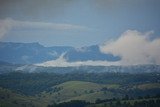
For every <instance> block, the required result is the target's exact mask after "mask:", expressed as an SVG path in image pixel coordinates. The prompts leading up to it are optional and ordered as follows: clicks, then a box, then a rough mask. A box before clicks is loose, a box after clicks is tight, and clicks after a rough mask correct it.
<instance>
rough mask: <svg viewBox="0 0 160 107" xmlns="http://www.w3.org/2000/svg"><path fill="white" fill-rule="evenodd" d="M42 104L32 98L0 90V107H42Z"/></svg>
mask: <svg viewBox="0 0 160 107" xmlns="http://www.w3.org/2000/svg"><path fill="white" fill-rule="evenodd" d="M42 104H43V103H42ZM42 104H41V103H40V101H39V100H37V99H35V98H34V97H31V96H25V95H21V94H16V93H14V92H12V91H10V90H8V89H4V88H0V107H42Z"/></svg>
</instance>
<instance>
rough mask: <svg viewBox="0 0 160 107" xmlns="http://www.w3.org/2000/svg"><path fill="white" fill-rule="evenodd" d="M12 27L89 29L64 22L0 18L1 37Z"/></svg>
mask: <svg viewBox="0 0 160 107" xmlns="http://www.w3.org/2000/svg"><path fill="white" fill-rule="evenodd" d="M11 29H16V30H21V29H27V30H34V29H38V30H89V28H88V27H85V26H79V25H73V24H64V23H47V22H32V21H19V20H13V19H11V18H6V19H3V20H2V19H0V39H1V38H2V37H3V36H5V34H6V33H7V32H9V30H11Z"/></svg>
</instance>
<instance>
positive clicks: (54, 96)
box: [40, 81, 120, 103]
mask: <svg viewBox="0 0 160 107" xmlns="http://www.w3.org/2000/svg"><path fill="white" fill-rule="evenodd" d="M118 87H119V85H118V84H112V85H109V84H108V85H104V84H96V83H92V82H83V81H69V82H65V83H62V84H60V85H57V86H54V87H52V88H53V90H52V91H50V92H43V93H42V94H41V95H40V96H41V97H40V98H41V99H42V100H45V101H48V103H53V102H56V103H60V102H65V101H70V100H85V101H88V102H95V100H96V99H98V98H101V99H106V98H113V97H115V95H114V93H112V92H103V91H102V89H103V88H109V89H111V88H114V89H116V88H118ZM55 90H56V91H55ZM119 96H120V95H119Z"/></svg>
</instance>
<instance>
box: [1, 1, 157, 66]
mask: <svg viewBox="0 0 160 107" xmlns="http://www.w3.org/2000/svg"><path fill="white" fill-rule="evenodd" d="M0 41H2V42H21V43H31V42H39V43H40V44H42V45H44V46H47V47H48V46H73V47H76V48H77V47H82V46H90V45H98V46H99V48H100V51H101V52H102V53H106V54H108V53H110V54H113V55H115V56H120V57H121V60H120V61H117V62H114V64H113V62H106V61H104V62H103V61H98V62H94V61H86V62H80V61H78V62H75V63H69V62H66V59H63V57H60V58H59V59H57V60H53V61H49V62H45V63H43V64H42V65H50V64H51V65H56V64H59V63H60V64H62V65H61V66H64V65H71V66H74V65H81V64H86V65H97V64H101V65H119V64H120V65H128V64H129V65H135V64H159V65H160V54H159V53H160V0H0Z"/></svg>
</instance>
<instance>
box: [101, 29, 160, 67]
mask: <svg viewBox="0 0 160 107" xmlns="http://www.w3.org/2000/svg"><path fill="white" fill-rule="evenodd" d="M152 33H153V31H151V32H146V33H141V32H139V31H136V30H128V31H126V32H124V33H123V34H122V35H121V36H120V38H118V39H117V40H115V41H110V42H106V43H105V44H103V45H101V46H100V50H101V52H103V53H111V54H113V55H118V56H121V58H122V59H121V61H119V64H121V65H137V64H160V38H155V39H151V36H152Z"/></svg>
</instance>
